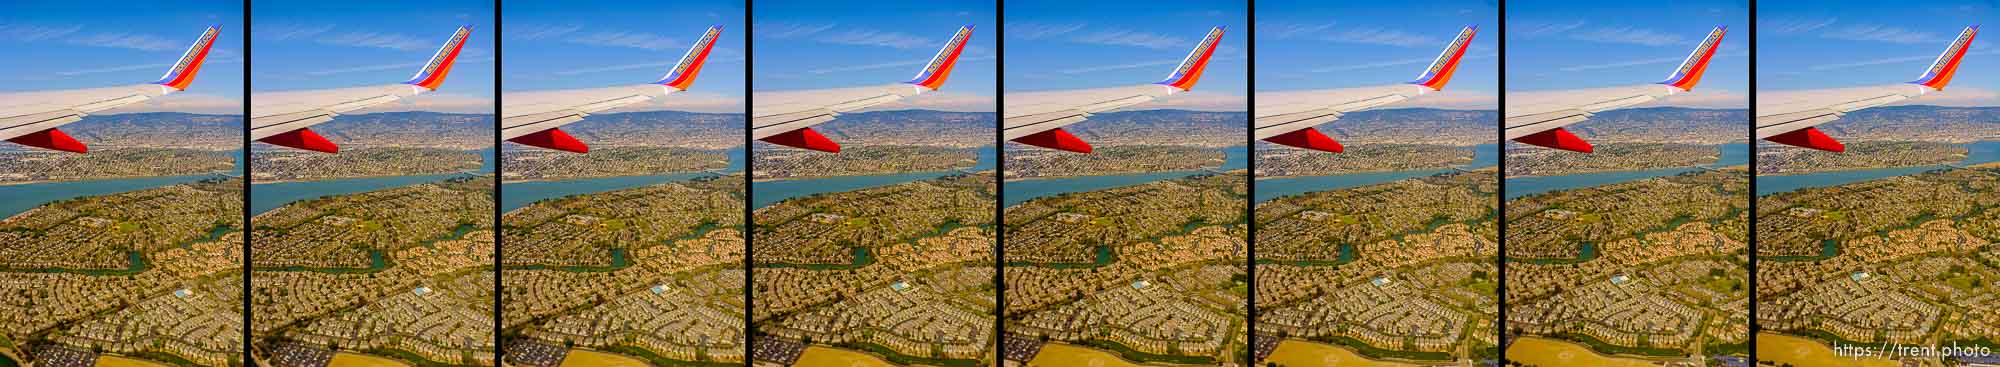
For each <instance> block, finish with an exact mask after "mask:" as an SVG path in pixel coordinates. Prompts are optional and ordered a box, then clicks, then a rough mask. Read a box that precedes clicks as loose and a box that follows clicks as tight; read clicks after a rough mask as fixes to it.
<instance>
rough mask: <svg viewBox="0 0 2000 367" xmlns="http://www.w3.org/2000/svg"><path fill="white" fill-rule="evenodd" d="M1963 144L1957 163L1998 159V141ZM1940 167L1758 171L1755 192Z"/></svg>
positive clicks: (1857, 180)
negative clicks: (1963, 151)
mask: <svg viewBox="0 0 2000 367" xmlns="http://www.w3.org/2000/svg"><path fill="white" fill-rule="evenodd" d="M1965 148H1966V150H1967V152H1966V153H1967V154H1966V156H1965V159H1962V160H1959V161H1958V164H1959V165H1961V166H1971V165H1975V164H1983V163H1989V162H1994V161H2000V141H1981V142H1974V143H1971V144H1966V145H1965ZM1940 168H1945V167H1944V166H1916V167H1895V168H1874V169H1858V170H1846V171H1830V172H1817V173H1807V174H1798V175H1759V176H1757V196H1764V195H1770V194H1776V193H1782V192H1791V191H1794V190H1798V189H1804V188H1811V187H1827V186H1839V185H1846V184H1850V183H1855V182H1861V181H1869V180H1879V179H1884V178H1889V177H1895V176H1904V175H1913V174H1917V173H1922V172H1924V171H1929V170H1934V169H1940Z"/></svg>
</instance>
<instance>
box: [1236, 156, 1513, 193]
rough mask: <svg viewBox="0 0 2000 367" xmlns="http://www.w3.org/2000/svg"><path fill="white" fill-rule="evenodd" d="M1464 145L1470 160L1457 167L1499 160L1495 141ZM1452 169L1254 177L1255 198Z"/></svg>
mask: <svg viewBox="0 0 2000 367" xmlns="http://www.w3.org/2000/svg"><path fill="white" fill-rule="evenodd" d="M1278 149H1292V148H1278ZM1467 149H1472V162H1471V163H1466V164H1465V165H1463V166H1459V167H1458V168H1460V169H1468V170H1471V169H1480V168H1486V167H1492V166H1495V165H1498V164H1500V146H1499V145H1498V144H1480V145H1476V146H1473V147H1470V148H1467ZM1452 171H1454V170H1453V169H1449V168H1447V169H1425V170H1409V171H1387V172H1362V173H1348V174H1338V175H1324V176H1299V177H1286V178H1273V179H1267V180H1257V181H1256V185H1257V195H1256V197H1255V198H1254V200H1256V201H1257V202H1259V203H1261V202H1265V201H1270V200H1271V199H1276V198H1280V197H1284V196H1289V195H1297V194H1303V193H1308V192H1317V191H1329V190H1339V189H1345V188H1350V187H1361V186H1368V185H1374V184H1379V183H1385V182H1390V181H1396V180H1402V179H1409V178H1417V177H1424V176H1431V175H1438V174H1443V173H1448V172H1452Z"/></svg>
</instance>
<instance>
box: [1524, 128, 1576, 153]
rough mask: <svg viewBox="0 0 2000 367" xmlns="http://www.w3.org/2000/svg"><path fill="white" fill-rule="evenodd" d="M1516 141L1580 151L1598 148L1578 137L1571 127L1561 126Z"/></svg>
mask: <svg viewBox="0 0 2000 367" xmlns="http://www.w3.org/2000/svg"><path fill="white" fill-rule="evenodd" d="M1514 141H1518V142H1522V143H1526V144H1528V145H1534V146H1539V147H1544V148H1555V149H1562V150H1567V151H1572V152H1579V153H1590V152H1591V151H1593V150H1596V149H1595V148H1593V147H1591V146H1590V142H1587V141H1583V138H1579V137H1576V134H1571V133H1570V132H1569V129H1564V128H1560V127H1558V128H1554V129H1549V130H1546V131H1542V132H1539V133H1535V134H1534V135H1528V136H1523V137H1519V138H1514Z"/></svg>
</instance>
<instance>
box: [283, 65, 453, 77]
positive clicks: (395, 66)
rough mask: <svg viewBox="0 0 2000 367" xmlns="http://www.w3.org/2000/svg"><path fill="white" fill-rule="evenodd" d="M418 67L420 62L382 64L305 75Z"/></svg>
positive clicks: (311, 72) (313, 72)
mask: <svg viewBox="0 0 2000 367" xmlns="http://www.w3.org/2000/svg"><path fill="white" fill-rule="evenodd" d="M419 66H424V63H421V62H411V63H400V64H383V65H372V66H356V67H349V68H339V69H328V70H320V71H309V72H306V75H311V76H325V75H334V74H347V73H359V72H364V71H382V70H396V69H412V68H416V67H419Z"/></svg>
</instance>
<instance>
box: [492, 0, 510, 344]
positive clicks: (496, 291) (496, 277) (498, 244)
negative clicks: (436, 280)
mask: <svg viewBox="0 0 2000 367" xmlns="http://www.w3.org/2000/svg"><path fill="white" fill-rule="evenodd" d="M500 3H501V1H497V0H496V1H494V2H493V232H494V233H493V365H495V366H498V365H500V359H501V358H505V357H506V356H507V346H506V345H505V344H501V340H500V327H501V326H502V325H504V324H503V323H502V322H501V320H500V318H501V317H504V316H505V315H506V312H505V311H506V308H504V307H506V306H507V305H506V303H505V302H504V301H503V300H502V298H504V297H506V295H507V293H506V292H505V291H506V288H503V287H501V285H500V284H501V283H500V277H502V276H506V275H505V273H506V272H505V271H502V270H504V269H503V264H506V263H505V262H503V261H501V260H500V259H501V256H502V254H501V253H500V249H501V248H504V247H507V246H506V245H507V239H506V238H504V237H506V236H501V235H500V228H501V226H500V203H501V201H500V199H501V197H500V196H501V194H500V177H501V174H500V173H501V172H506V170H507V167H506V166H505V164H506V161H504V160H501V159H500V104H502V103H506V101H502V100H501V99H500V89H501V88H502V87H503V84H505V83H504V82H502V81H500V80H501V78H500V70H501V69H500V68H501V67H502V66H503V62H501V61H500V60H501V58H500V51H501V50H500V49H501V48H503V47H505V46H504V45H501V44H500V27H501V22H500Z"/></svg>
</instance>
